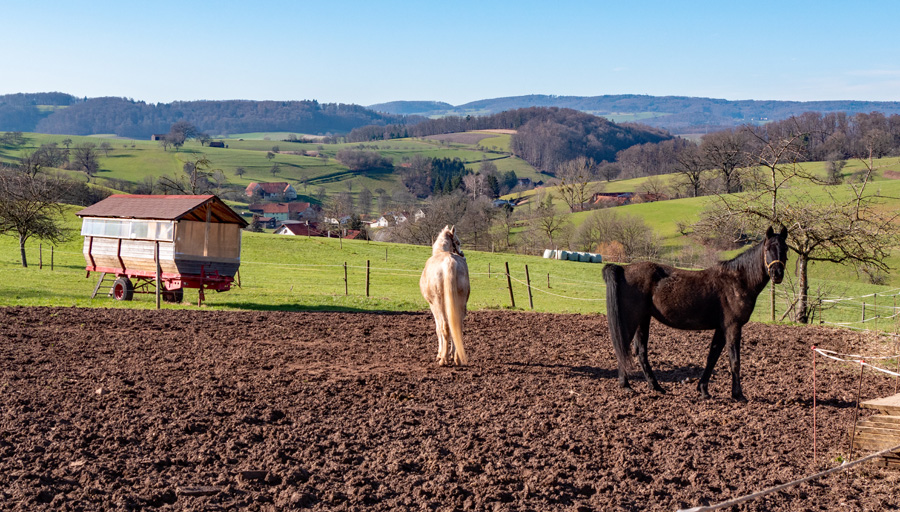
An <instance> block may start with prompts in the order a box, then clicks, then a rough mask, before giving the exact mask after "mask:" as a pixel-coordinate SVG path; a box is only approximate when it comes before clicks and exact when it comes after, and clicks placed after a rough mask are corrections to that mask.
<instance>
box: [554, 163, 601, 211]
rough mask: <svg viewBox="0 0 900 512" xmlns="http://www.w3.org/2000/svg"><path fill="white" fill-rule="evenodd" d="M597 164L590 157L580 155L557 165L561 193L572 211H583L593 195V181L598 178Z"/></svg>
mask: <svg viewBox="0 0 900 512" xmlns="http://www.w3.org/2000/svg"><path fill="white" fill-rule="evenodd" d="M596 168H597V166H596V164H595V163H594V161H593V160H592V159H590V158H586V157H583V156H579V157H577V158H575V159H572V160H567V161H565V162H563V163H561V164H559V165H558V166H557V167H556V177H557V178H559V187H558V190H559V193H560V194H561V195H562V198H563V201H565V202H566V204H567V205H568V206H569V211H570V212H575V211H581V210H583V209H584V204H585V203H586V202H588V200H589V199H590V198H591V196H592V195H593V189H592V187H591V182H592V181H594V180H596V179H597V170H596Z"/></svg>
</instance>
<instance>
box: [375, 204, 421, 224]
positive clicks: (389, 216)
mask: <svg viewBox="0 0 900 512" xmlns="http://www.w3.org/2000/svg"><path fill="white" fill-rule="evenodd" d="M410 217H412V219H413V222H416V221H418V220H419V219H422V218H424V217H425V212H424V211H423V210H422V209H417V210H416V211H414V212H412V213H409V212H388V213H385V214H384V215H382V216H381V217H378V220H376V221H375V222H373V223H372V227H373V228H386V227H388V226H396V225H397V224H403V223H404V222H406V221H407V220H409V218H410Z"/></svg>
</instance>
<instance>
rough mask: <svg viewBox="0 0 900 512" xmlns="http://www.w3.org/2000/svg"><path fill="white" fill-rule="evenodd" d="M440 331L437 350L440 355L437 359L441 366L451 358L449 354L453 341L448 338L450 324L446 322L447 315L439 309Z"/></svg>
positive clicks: (448, 362)
mask: <svg viewBox="0 0 900 512" xmlns="http://www.w3.org/2000/svg"><path fill="white" fill-rule="evenodd" d="M440 328H441V333H440V335H439V338H440V345H439V347H438V350H439V351H440V355H439V356H438V359H439V360H440V364H441V366H444V365H448V364H450V362H451V361H452V360H453V359H452V358H451V357H450V356H451V354H452V351H453V343H452V341H451V338H450V324H449V323H447V317H446V315H444V312H443V311H441V326H440Z"/></svg>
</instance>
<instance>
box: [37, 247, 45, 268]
mask: <svg viewBox="0 0 900 512" xmlns="http://www.w3.org/2000/svg"><path fill="white" fill-rule="evenodd" d="M38 269H39V270H44V244H38Z"/></svg>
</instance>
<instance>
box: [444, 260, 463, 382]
mask: <svg viewBox="0 0 900 512" xmlns="http://www.w3.org/2000/svg"><path fill="white" fill-rule="evenodd" d="M458 266H459V263H457V262H456V261H453V259H451V260H450V265H448V268H447V269H446V272H444V307H445V308H446V314H447V324H448V325H449V327H450V337H451V338H453V346H454V348H455V349H456V356H457V357H458V358H459V364H461V365H466V364H469V358H467V357H466V349H465V347H463V334H462V321H463V315H464V312H463V308H465V307H466V303H465V302H464V301H461V300H460V297H459V294H458V293H457V283H456V280H457V278H458V276H459V268H458Z"/></svg>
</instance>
